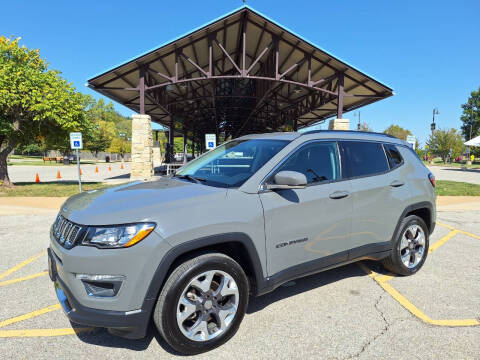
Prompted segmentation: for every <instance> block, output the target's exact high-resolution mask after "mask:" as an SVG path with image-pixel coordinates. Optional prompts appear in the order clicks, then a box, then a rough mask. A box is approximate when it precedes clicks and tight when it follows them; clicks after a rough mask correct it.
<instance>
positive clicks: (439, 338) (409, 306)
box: [0, 210, 480, 360]
mask: <svg viewBox="0 0 480 360" xmlns="http://www.w3.org/2000/svg"><path fill="white" fill-rule="evenodd" d="M55 215H56V211H55V210H50V211H48V210H45V212H39V213H38V212H37V215H27V214H16V215H7V214H5V213H3V214H2V215H1V216H0V234H1V235H0V246H1V247H0V248H1V249H2V250H1V254H2V256H1V262H0V303H1V304H2V306H0V358H1V359H27V358H28V359H33V358H34V359H52V358H58V359H66V358H75V359H84V358H85V359H87V358H88V359H92V358H99V359H130V358H136V359H150V358H152V359H153V358H155V359H170V358H174V357H176V356H177V354H174V353H173V352H172V350H171V349H169V347H168V346H167V345H166V344H165V343H164V341H163V340H162V339H161V338H160V336H159V335H158V332H157V331H156V330H155V329H154V328H153V327H152V328H151V329H150V331H149V334H148V337H147V338H145V339H142V340H126V339H122V338H119V337H115V336H112V335H110V334H108V333H107V332H106V331H105V330H104V329H85V328H81V327H80V328H79V329H77V332H78V333H76V332H75V331H74V330H73V328H72V324H70V322H69V321H68V320H67V318H66V316H65V315H64V314H63V312H62V310H61V309H60V308H59V305H58V302H57V299H56V296H55V291H54V288H53V285H52V283H51V282H50V280H49V278H48V275H46V270H47V258H46V255H45V249H46V248H47V246H48V242H49V240H48V230H49V226H50V224H51V223H52V221H53V220H54V218H55ZM431 249H432V252H431V253H430V254H429V257H428V259H427V261H426V263H425V266H424V267H423V268H422V270H421V271H420V272H419V273H417V274H416V275H414V276H411V277H395V276H390V275H389V274H388V273H385V272H384V271H383V269H382V267H381V266H380V265H379V264H377V263H375V262H362V263H361V264H351V265H348V266H343V267H340V268H337V269H333V270H330V271H327V272H324V273H320V274H317V275H314V276H310V277H307V278H304V279H300V280H297V281H296V282H295V283H293V284H292V283H290V284H288V285H289V286H283V287H280V288H278V289H277V290H276V291H274V292H273V293H271V294H267V295H264V296H262V297H259V298H252V299H251V300H250V305H249V308H248V313H247V315H246V316H245V319H244V321H243V323H242V324H241V326H240V329H239V331H238V333H237V334H236V335H235V336H234V337H233V338H232V339H231V340H230V341H229V342H228V343H226V344H225V345H223V346H222V347H220V348H217V349H215V350H213V351H211V352H209V353H206V354H203V355H200V356H196V357H195V358H196V359H208V358H215V359H229V360H231V359H273V358H274V359H294V358H295V359H296V358H316V359H356V358H358V359H386V358H388V359H405V358H418V359H478V358H480V321H479V317H480V302H479V299H480V281H479V280H478V279H479V277H480V263H479V262H478V259H479V258H480V211H447V212H444V211H440V212H439V213H438V224H437V227H436V229H435V232H434V234H433V235H432V237H431ZM74 326H75V327H79V326H78V325H74Z"/></svg>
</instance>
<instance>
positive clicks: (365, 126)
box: [360, 123, 373, 132]
mask: <svg viewBox="0 0 480 360" xmlns="http://www.w3.org/2000/svg"><path fill="white" fill-rule="evenodd" d="M360 131H368V132H373V129H372V128H371V127H370V126H369V125H368V124H367V123H361V124H360Z"/></svg>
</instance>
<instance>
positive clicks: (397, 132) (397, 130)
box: [383, 125, 412, 140]
mask: <svg viewBox="0 0 480 360" xmlns="http://www.w3.org/2000/svg"><path fill="white" fill-rule="evenodd" d="M383 133H384V134H389V135H392V136H395V137H396V138H398V139H402V140H407V136H408V135H412V132H411V131H410V130H407V129H404V128H402V127H401V126H400V125H390V126H389V127H388V128H386V129H385V131H384V132H383Z"/></svg>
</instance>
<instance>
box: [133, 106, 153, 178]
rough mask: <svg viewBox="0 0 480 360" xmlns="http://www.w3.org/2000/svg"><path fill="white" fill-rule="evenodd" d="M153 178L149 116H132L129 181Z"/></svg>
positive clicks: (151, 137)
mask: <svg viewBox="0 0 480 360" xmlns="http://www.w3.org/2000/svg"><path fill="white" fill-rule="evenodd" d="M152 176H153V136H152V122H151V118H150V116H149V115H137V114H134V115H133V116H132V165H131V171H130V180H132V181H134V180H151V179H152Z"/></svg>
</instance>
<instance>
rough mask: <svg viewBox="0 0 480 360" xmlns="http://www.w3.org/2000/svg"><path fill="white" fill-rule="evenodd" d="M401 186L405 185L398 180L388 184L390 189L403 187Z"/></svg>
mask: <svg viewBox="0 0 480 360" xmlns="http://www.w3.org/2000/svg"><path fill="white" fill-rule="evenodd" d="M403 185H405V183H404V182H403V181H400V180H394V181H392V182H391V183H390V186H391V187H400V186H403Z"/></svg>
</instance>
